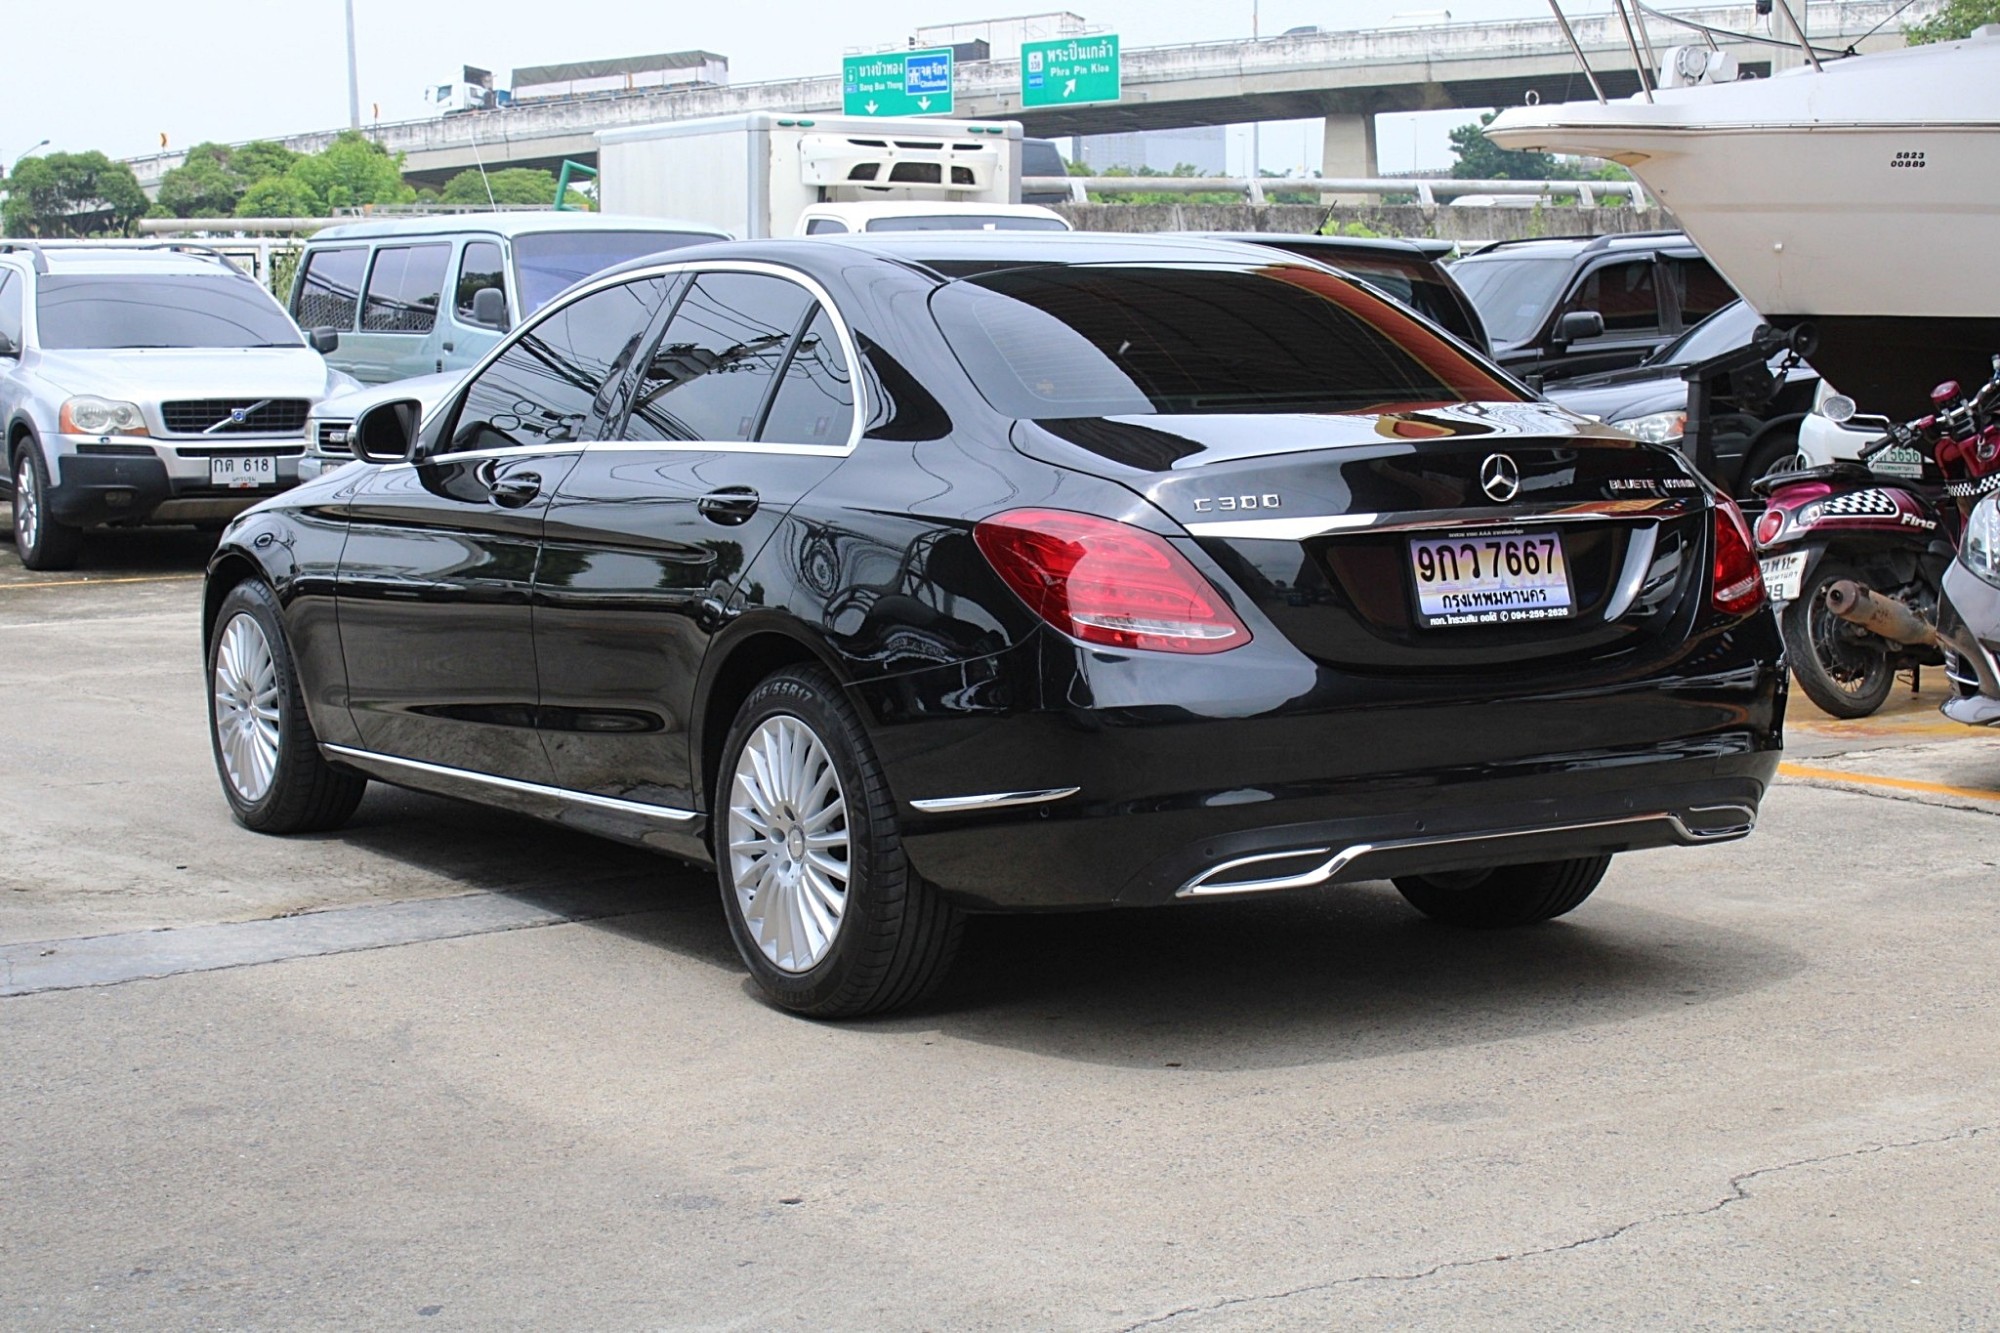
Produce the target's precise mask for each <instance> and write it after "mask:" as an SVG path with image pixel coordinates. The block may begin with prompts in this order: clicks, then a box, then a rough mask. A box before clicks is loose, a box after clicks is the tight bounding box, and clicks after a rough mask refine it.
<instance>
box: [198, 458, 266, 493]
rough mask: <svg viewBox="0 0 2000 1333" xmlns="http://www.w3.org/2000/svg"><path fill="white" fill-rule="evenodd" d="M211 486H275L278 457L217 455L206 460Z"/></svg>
mask: <svg viewBox="0 0 2000 1333" xmlns="http://www.w3.org/2000/svg"><path fill="white" fill-rule="evenodd" d="M208 484H209V485H211V486H276V485H277V484H278V459H277V455H275V454H231V455H226V456H225V455H217V456H216V457H214V458H211V459H209V460H208Z"/></svg>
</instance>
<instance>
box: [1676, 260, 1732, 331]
mask: <svg viewBox="0 0 2000 1333" xmlns="http://www.w3.org/2000/svg"><path fill="white" fill-rule="evenodd" d="M1667 271H1668V272H1670V273H1672V274H1673V275H1674V289H1675V291H1676V293H1677V294H1678V295H1679V297H1680V302H1681V323H1682V324H1683V325H1689V326H1692V325H1695V324H1699V323H1701V322H1702V321H1703V320H1704V319H1707V318H1708V317H1709V316H1710V315H1712V314H1714V313H1715V312H1716V311H1718V310H1720V309H1722V307H1724V306H1726V305H1728V304H1729V303H1730V302H1731V301H1734V300H1735V299H1736V293H1735V291H1734V290H1732V289H1731V287H1730V286H1729V284H1728V283H1727V282H1725V281H1723V278H1722V275H1721V274H1720V273H1717V272H1716V271H1715V268H1714V266H1713V265H1711V264H1710V263H1709V262H1708V261H1707V260H1706V259H1669V260H1668V261H1667Z"/></svg>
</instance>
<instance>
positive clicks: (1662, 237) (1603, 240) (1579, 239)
mask: <svg viewBox="0 0 2000 1333" xmlns="http://www.w3.org/2000/svg"><path fill="white" fill-rule="evenodd" d="M1694 248H1695V244H1694V242H1693V241H1692V240H1690V239H1689V238H1688V235H1687V233H1686V232H1681V231H1635V232H1612V233H1608V234H1606V235H1603V236H1545V237H1537V238H1534V239H1530V240H1519V241H1490V242H1488V243H1487V244H1485V245H1482V246H1480V247H1479V248H1478V249H1477V250H1475V251H1473V252H1472V253H1471V254H1469V255H1467V256H1466V257H1465V258H1466V259H1490V258H1493V257H1495V256H1505V257H1509V258H1550V259H1573V258H1575V257H1576V256H1577V255H1580V254H1582V253H1584V252H1585V251H1600V252H1612V253H1616V252H1630V251H1641V250H1679V249H1686V250H1693V249H1694ZM1460 262H1461V263H1462V262H1464V261H1463V260H1461V261H1460Z"/></svg>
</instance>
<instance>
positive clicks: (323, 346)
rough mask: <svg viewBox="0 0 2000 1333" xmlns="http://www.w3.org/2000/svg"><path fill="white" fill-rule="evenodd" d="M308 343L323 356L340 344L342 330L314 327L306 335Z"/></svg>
mask: <svg viewBox="0 0 2000 1333" xmlns="http://www.w3.org/2000/svg"><path fill="white" fill-rule="evenodd" d="M306 343H307V344H308V345H309V346H310V347H311V348H312V349H313V350H314V351H315V352H318V353H319V354H320V355H321V356H325V355H327V354H328V353H330V352H332V351H333V349H334V348H336V347H338V346H340V330H339V329H335V328H324V329H314V330H313V331H312V332H310V333H308V334H307V335H306Z"/></svg>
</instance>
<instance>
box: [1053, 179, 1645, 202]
mask: <svg viewBox="0 0 2000 1333" xmlns="http://www.w3.org/2000/svg"><path fill="white" fill-rule="evenodd" d="M1021 189H1022V191H1023V192H1025V193H1030V194H1048V193H1052V192H1054V191H1056V190H1066V191H1068V192H1069V197H1070V201H1071V202H1072V203H1078V204H1085V203H1089V202H1090V198H1089V196H1090V195H1093V194H1209V193H1216V194H1222V193H1230V194H1240V195H1244V196H1246V197H1247V198H1248V199H1249V201H1250V202H1251V203H1252V204H1257V205H1261V204H1263V203H1264V198H1265V192H1266V191H1278V192H1280V193H1284V194H1301V193H1309V194H1322V195H1325V194H1372V195H1385V194H1414V195H1415V196H1416V197H1417V202H1418V203H1419V204H1421V205H1422V206H1423V207H1425V208H1435V207H1437V201H1438V199H1439V197H1440V196H1444V197H1447V198H1449V197H1455V196H1458V195H1466V194H1499V195H1524V194H1526V195H1536V196H1539V197H1542V198H1546V199H1549V200H1551V201H1553V200H1554V199H1556V198H1557V197H1558V196H1562V197H1569V196H1574V197H1575V199H1576V203H1577V206H1578V207H1579V208H1595V207H1597V201H1598V198H1599V197H1600V196H1608V197H1611V198H1619V199H1630V200H1631V201H1632V206H1633V207H1634V208H1646V207H1649V203H1650V201H1648V199H1647V198H1646V191H1645V189H1644V187H1642V186H1641V185H1640V184H1639V182H1637V181H1510V180H1486V181H1482V180H1459V179H1457V178H1455V177H1449V176H1447V177H1442V178H1437V177H1433V178H1427V179H1417V178H1415V177H1411V178H1408V179H1398V178H1397V177H1394V176H1352V177H1334V176H1307V177H1289V176H1265V177H1262V178H1258V177H1251V176H1029V177H1026V178H1024V179H1023V180H1022V181H1021Z"/></svg>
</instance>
